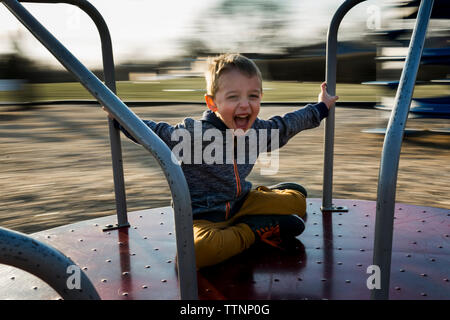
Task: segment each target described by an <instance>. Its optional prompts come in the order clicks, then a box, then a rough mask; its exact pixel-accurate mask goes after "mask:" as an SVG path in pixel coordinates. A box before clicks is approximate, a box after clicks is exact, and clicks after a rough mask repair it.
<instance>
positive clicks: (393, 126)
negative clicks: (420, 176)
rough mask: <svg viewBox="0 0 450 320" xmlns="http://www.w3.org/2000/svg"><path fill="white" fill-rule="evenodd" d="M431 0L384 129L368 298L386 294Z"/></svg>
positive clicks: (422, 11) (426, 3) (423, 8)
mask: <svg viewBox="0 0 450 320" xmlns="http://www.w3.org/2000/svg"><path fill="white" fill-rule="evenodd" d="M433 1H434V0H422V1H421V3H420V8H419V13H418V14H417V20H416V24H415V26H414V31H413V34H412V37H411V42H410V44H409V49H408V55H407V57H406V61H405V66H404V68H403V71H402V75H401V77H400V83H399V86H398V89H397V93H396V96H395V102H394V108H393V110H392V112H391V117H390V119H389V123H388V126H387V130H386V135H385V138H384V143H383V151H382V153H381V164H380V172H379V176H378V195H377V210H376V220H375V239H374V252H373V265H375V266H378V267H379V268H380V272H381V274H380V276H381V281H380V284H381V288H379V289H373V291H372V299H388V298H389V280H390V273H391V256H392V239H393V231H394V230H393V228H394V211H395V193H396V186H397V173H398V163H399V160H400V151H401V148H402V141H403V132H404V130H405V126H406V120H407V118H408V112H409V107H410V105H411V98H412V94H413V91H414V85H415V82H416V77H417V71H418V69H419V64H420V58H421V56H422V51H423V47H424V43H425V36H426V32H427V27H428V22H429V20H430V15H431V10H432V9H433Z"/></svg>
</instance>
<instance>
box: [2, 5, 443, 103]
mask: <svg viewBox="0 0 450 320" xmlns="http://www.w3.org/2000/svg"><path fill="white" fill-rule="evenodd" d="M91 3H92V4H93V5H94V6H95V7H96V8H97V9H98V10H99V11H100V12H101V14H102V15H103V16H104V18H105V20H106V22H107V24H108V26H109V28H110V32H111V36H112V41H113V50H114V58H115V63H116V72H117V75H116V79H117V81H119V82H120V83H119V91H118V92H119V95H120V96H121V97H122V98H123V99H125V100H126V99H138V100H175V101H177V100H193V101H197V100H198V99H201V96H202V94H199V92H198V91H202V90H203V88H204V83H203V79H202V76H203V70H204V65H205V58H206V57H207V56H210V55H215V54H218V53H222V52H240V53H243V54H245V55H247V56H248V57H250V58H253V59H255V61H256V62H257V64H258V65H259V66H260V68H261V70H262V72H263V76H264V80H266V81H276V82H279V81H289V82H292V81H294V82H320V81H322V80H323V78H324V70H325V40H326V32H327V27H328V24H329V22H330V20H331V17H332V15H333V13H334V12H335V10H336V9H337V8H338V6H339V5H340V4H341V3H342V1H336V0H322V1H320V4H318V2H317V1H314V0H302V1H295V0H246V1H239V0H191V1H181V0H167V1H159V2H154V1H143V0H128V1H126V2H111V1H108V0H92V1H91ZM418 3H419V1H418V0H397V1H396V0H378V1H377V0H373V1H370V0H369V1H366V2H364V3H362V4H359V5H358V6H356V7H355V8H354V9H352V10H351V11H350V13H349V14H348V15H347V16H346V17H345V19H344V20H343V23H342V25H341V28H340V33H339V37H340V38H339V40H340V45H339V52H338V53H339V64H338V67H339V69H338V82H340V83H350V84H355V85H357V86H356V87H355V86H352V87H350V88H351V90H349V92H345V91H344V92H341V98H344V99H345V100H349V101H352V100H366V101H374V100H380V99H379V97H380V95H386V94H387V93H386V92H385V91H383V90H384V89H386V87H383V86H375V87H374V86H367V85H366V86H359V85H360V84H361V83H362V82H368V81H375V80H383V81H385V80H398V79H399V76H400V72H401V68H402V64H403V61H402V56H404V55H405V54H406V49H407V46H408V43H409V38H410V35H411V30H412V27H413V24H414V21H415V19H414V18H415V16H416V12H417V6H418ZM25 6H26V7H27V8H28V9H29V10H30V11H31V12H32V13H33V14H34V15H35V16H36V17H37V18H38V19H39V20H40V21H41V22H44V25H45V26H46V27H47V28H48V29H49V30H50V31H51V32H52V33H53V34H54V35H55V36H56V37H57V38H58V39H59V40H60V41H61V42H62V43H63V44H64V45H65V46H66V47H67V48H68V49H69V50H71V51H72V53H74V54H75V56H76V57H78V59H80V60H81V61H82V62H83V63H84V64H85V65H86V66H87V67H89V68H90V69H91V70H92V71H94V73H95V74H97V75H98V76H99V77H100V78H102V71H101V49H100V40H99V36H98V32H97V30H96V28H95V25H94V24H93V23H92V21H91V20H90V18H89V17H88V16H87V15H85V14H84V13H83V12H82V11H81V10H79V9H78V8H77V7H74V6H69V5H64V4H27V3H25ZM432 17H433V19H432V21H431V23H430V27H429V29H428V33H427V43H426V51H425V55H426V56H427V57H428V58H430V57H432V59H427V60H426V61H425V59H423V60H424V61H423V63H422V66H421V68H420V71H419V76H418V80H421V81H430V80H440V81H441V82H440V83H433V84H434V86H431V87H427V88H426V90H422V91H420V90H419V91H418V94H419V96H423V93H425V96H427V94H429V95H435V94H437V93H438V92H442V93H443V94H448V93H449V91H448V86H445V81H444V80H445V79H448V77H449V74H450V42H449V41H450V40H449V34H450V24H449V23H448V22H449V21H448V19H449V18H450V3H449V1H447V0H435V5H434V10H433V16H432ZM0 21H1V22H0V101H2V102H3V103H7V102H27V101H39V100H41V101H43V100H54V99H56V100H61V99H63V100H64V99H83V98H87V99H90V95H89V94H88V93H87V91H86V90H84V89H83V88H81V86H79V85H78V84H77V83H74V82H75V80H74V78H73V76H71V75H70V74H69V73H68V72H66V71H65V70H64V69H63V68H62V67H61V66H60V64H59V62H57V60H56V59H55V58H54V57H53V56H51V55H50V53H48V51H47V50H46V49H45V48H44V47H43V46H42V45H41V44H40V43H38V41H37V40H36V39H35V38H34V37H33V36H32V35H31V34H30V33H29V32H28V31H27V30H26V29H25V28H24V27H23V26H22V25H21V24H20V23H19V22H18V21H17V20H16V19H15V18H14V17H13V16H12V15H11V14H10V13H9V12H8V10H7V9H6V8H5V7H3V6H0ZM174 79H176V80H177V82H176V83H175V84H173V83H171V82H164V81H166V80H169V81H170V80H174ZM180 79H182V80H184V81H182V82H180ZM152 81H153V82H155V81H163V83H162V84H161V83H160V85H159V86H146V83H147V84H148V83H151V82H152ZM55 83H58V84H59V85H49V84H55ZM135 84H139V85H137V86H136V85H135ZM166 84H167V85H168V87H166ZM441 84H444V86H439V85H441ZM436 85H437V86H438V87H436ZM275 86H276V84H275ZM174 87H175V88H174ZM177 89H179V90H177ZM165 90H166V91H165ZM167 90H169V91H167ZM180 90H182V91H180ZM183 90H184V91H183ZM355 90H358V91H359V93H358V94H352V93H351V92H353V91H355ZM429 90H432V91H433V93H430V92H429ZM273 91H274V92H268V93H267V92H266V96H265V98H266V100H269V101H270V100H275V101H281V100H288V101H292V100H300V101H303V100H305V101H307V100H311V99H312V98H314V97H315V96H316V92H315V91H314V94H313V93H312V92H309V90H308V89H305V90H304V92H303V93H301V94H300V96H299V95H298V92H299V90H297V87H296V86H295V87H294V88H293V89H292V90H289V86H287V90H286V91H287V92H283V93H281V92H280V90H273ZM275 91H276V92H277V93H278V94H275ZM421 92H422V95H421ZM341 101H342V99H341Z"/></svg>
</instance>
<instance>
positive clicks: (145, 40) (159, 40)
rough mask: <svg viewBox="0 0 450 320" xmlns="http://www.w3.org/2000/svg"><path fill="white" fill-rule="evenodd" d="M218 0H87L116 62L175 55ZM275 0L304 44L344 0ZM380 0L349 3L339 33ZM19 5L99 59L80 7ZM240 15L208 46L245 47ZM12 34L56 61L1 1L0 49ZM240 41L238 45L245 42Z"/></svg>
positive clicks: (317, 37) (87, 60)
mask: <svg viewBox="0 0 450 320" xmlns="http://www.w3.org/2000/svg"><path fill="white" fill-rule="evenodd" d="M219 1H220V0H189V1H186V0H164V1H154V0H126V1H123V0H122V1H119V0H91V1H90V2H91V3H92V4H93V5H94V6H95V7H96V8H97V9H98V10H99V11H100V13H101V14H102V15H103V17H104V19H105V21H106V22H107V24H108V27H109V30H110V33H111V38H112V42H113V50H114V59H115V62H116V63H120V62H124V61H133V60H136V61H143V60H161V59H164V58H170V57H173V56H176V55H177V54H179V53H180V43H181V41H182V40H183V39H186V38H188V37H189V36H190V35H192V33H194V34H195V33H196V32H198V30H197V29H195V25H196V23H198V21H201V20H202V19H209V21H211V16H213V15H212V12H213V11H212V10H213V8H214V7H215V6H217V4H218V2H219ZM279 1H284V2H285V3H286V4H287V5H288V6H289V11H290V16H289V17H287V19H289V21H290V24H289V28H287V29H286V30H287V31H286V32H288V33H289V39H290V41H291V42H292V43H290V44H292V45H305V44H310V43H317V42H320V41H322V40H324V39H325V34H326V30H327V26H328V24H329V21H330V20H331V18H332V15H333V13H334V11H335V10H336V9H337V8H338V7H339V5H340V4H341V3H342V2H343V0H296V1H294V0H279ZM383 1H384V0H382V1H375V0H369V1H367V3H362V4H359V5H358V6H356V7H355V8H354V9H352V11H350V13H349V14H348V16H347V17H346V18H345V19H344V21H343V23H342V26H341V29H342V30H343V31H342V33H344V34H354V33H355V29H357V31H358V32H361V33H362V32H364V28H367V27H366V25H367V23H368V21H369V20H370V19H372V20H373V17H374V16H376V14H375V15H374V13H373V12H374V10H375V12H376V11H377V10H379V9H381V7H380V6H379V5H378V4H379V3H380V2H383ZM24 6H25V7H26V8H27V9H28V10H29V11H30V12H31V13H32V14H33V15H34V16H35V17H36V18H37V19H38V20H39V21H40V22H41V23H43V24H44V25H45V26H46V27H47V28H48V30H50V31H51V32H52V33H53V34H54V35H55V36H56V38H57V39H59V40H60V41H61V42H62V43H63V44H64V45H65V46H66V47H67V48H68V49H69V50H70V51H71V52H72V53H73V54H74V55H75V56H76V57H77V58H78V59H80V60H81V61H82V62H83V63H84V64H85V65H87V66H88V67H98V66H99V65H100V63H101V62H100V61H101V49H100V39H99V36H98V32H97V30H96V28H95V25H94V24H93V22H92V21H91V20H90V18H89V17H88V16H87V15H86V14H85V13H84V12H82V11H81V10H79V9H78V8H77V7H74V6H71V5H66V4H30V3H25V4H24ZM250 15H251V12H249V16H250ZM243 17H244V18H243V19H241V20H242V21H243V22H242V25H241V24H240V23H234V24H230V25H229V26H225V27H229V29H227V28H225V29H221V31H222V32H223V33H224V35H223V36H219V37H217V39H214V37H212V36H211V35H209V37H208V39H207V40H208V41H209V42H210V43H211V46H214V45H217V46H218V48H221V49H222V50H223V49H225V50H226V49H230V50H235V51H236V50H237V51H241V50H240V49H244V48H240V47H239V46H236V43H237V41H234V40H235V39H238V38H239V35H240V33H241V32H244V31H245V30H247V29H249V28H251V26H250V25H248V23H251V20H248V21H245V20H246V19H245V14H244V16H243ZM213 21H214V20H213ZM249 21H250V22H249ZM222 23H224V22H223V21H222ZM245 23H247V25H245ZM225 24H226V21H225ZM361 26H362V27H363V28H362V29H363V30H361ZM224 30H225V31H224ZM227 30H229V32H228V31H227ZM345 30H347V32H346V31H345ZM256 32H257V30H256ZM225 33H226V34H225ZM342 37H344V36H342ZM11 38H16V39H19V43H20V46H21V48H22V50H23V52H25V54H26V55H28V56H29V57H32V58H33V59H35V60H38V61H40V62H41V63H44V64H48V65H51V66H57V65H59V63H58V62H57V61H56V59H55V58H54V57H53V56H51V54H50V53H48V51H47V50H46V49H45V48H44V47H43V46H42V45H41V44H40V43H39V42H38V41H37V40H36V39H34V37H33V36H32V35H31V34H30V33H29V32H28V30H26V29H25V28H24V27H23V26H22V25H21V24H20V22H18V21H17V19H16V18H15V17H14V16H13V15H12V14H11V13H10V12H9V11H8V9H7V8H6V7H5V6H3V5H2V4H0V54H2V53H6V52H10V51H11V44H10V42H11V41H10V39H11ZM242 42H243V41H241V42H240V44H239V45H242V46H243V45H245V43H242ZM244 42H245V41H244ZM219 45H220V46H219Z"/></svg>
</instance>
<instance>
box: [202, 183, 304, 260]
mask: <svg viewBox="0 0 450 320" xmlns="http://www.w3.org/2000/svg"><path fill="white" fill-rule="evenodd" d="M264 214H267V215H274V214H286V215H288V214H296V215H298V216H300V217H302V218H303V217H304V216H305V214H306V199H305V196H304V195H303V194H302V193H301V192H298V191H296V190H290V189H285V190H277V189H275V190H271V189H269V188H267V187H264V186H261V187H258V188H256V189H254V190H251V191H250V193H249V195H248V197H247V199H246V200H245V202H244V204H243V205H242V207H241V209H240V210H239V212H238V213H237V214H236V215H234V216H233V217H231V218H230V219H229V220H227V221H223V222H211V221H208V220H194V246H195V253H196V261H197V268H202V267H206V266H212V265H215V264H217V263H220V262H222V261H224V260H226V259H228V258H230V257H232V256H235V255H237V254H238V253H241V252H242V251H244V250H245V249H247V248H249V247H250V246H251V245H252V244H253V243H254V242H255V235H254V233H253V231H252V230H251V229H250V227H249V226H248V225H247V224H245V223H237V224H235V223H234V222H235V221H236V219H238V218H240V217H242V216H245V215H264Z"/></svg>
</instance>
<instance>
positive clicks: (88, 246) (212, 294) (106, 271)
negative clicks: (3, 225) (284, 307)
mask: <svg viewBox="0 0 450 320" xmlns="http://www.w3.org/2000/svg"><path fill="white" fill-rule="evenodd" d="M320 204H321V202H320V199H308V209H307V219H306V230H305V232H304V233H303V234H302V235H300V236H299V237H298V238H297V239H296V241H295V242H293V243H292V244H291V247H290V248H289V249H287V250H280V249H277V248H272V247H268V246H265V245H260V246H255V247H254V248H251V249H249V250H248V251H247V252H245V253H243V254H240V255H238V256H236V257H234V258H231V259H230V260H228V261H226V262H224V263H221V264H219V265H217V266H214V267H209V268H204V269H202V270H201V271H199V272H198V287H199V298H200V299H276V300H278V299H294V300H297V299H370V293H371V290H369V289H368V287H367V279H368V278H369V276H370V275H371V272H369V273H368V270H367V269H368V267H369V266H370V265H372V256H373V238H374V229H375V202H373V201H362V200H336V201H335V204H336V205H338V206H346V207H348V209H349V211H348V212H339V213H322V212H321V210H320ZM115 219H116V217H115V216H108V217H103V218H98V219H94V220H88V221H83V222H79V223H75V224H71V225H66V226H61V227H58V228H54V229H49V230H45V231H42V232H38V233H35V234H33V235H32V237H33V238H35V239H38V240H41V241H43V242H45V243H48V244H49V245H51V246H53V247H55V248H56V249H58V250H60V251H62V252H63V253H65V254H66V255H67V256H69V257H70V258H71V259H72V260H73V261H74V262H76V263H77V264H78V265H79V266H80V267H81V268H82V269H83V270H84V271H85V273H86V274H87V275H88V277H89V278H90V279H91V281H92V283H93V284H94V286H95V288H96V289H97V291H98V293H99V295H100V297H101V298H102V299H179V289H178V281H177V273H176V268H175V264H176V263H175V256H176V244H175V233H174V224H173V213H172V208H170V207H164V208H157V209H149V210H143V211H136V212H131V213H129V222H130V224H131V227H130V228H125V229H119V230H110V231H103V227H104V226H105V225H108V224H114V223H115ZM449 227H450V210H447V209H440V208H431V207H420V206H413V205H407V204H397V205H396V210H395V221H394V241H393V250H392V268H391V280H390V295H389V298H390V299H433V300H436V299H442V300H446V299H450V283H449V278H450V275H449V269H450V268H449V266H450V238H449V233H450V228H449ZM58 298H59V295H58V294H57V293H56V292H55V291H54V290H53V289H51V288H50V287H49V286H48V285H47V284H45V283H44V282H42V281H41V280H40V279H38V278H36V277H35V276H32V275H31V274H28V273H26V272H24V271H21V270H19V269H16V268H12V267H9V266H4V265H2V266H0V299H58Z"/></svg>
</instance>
